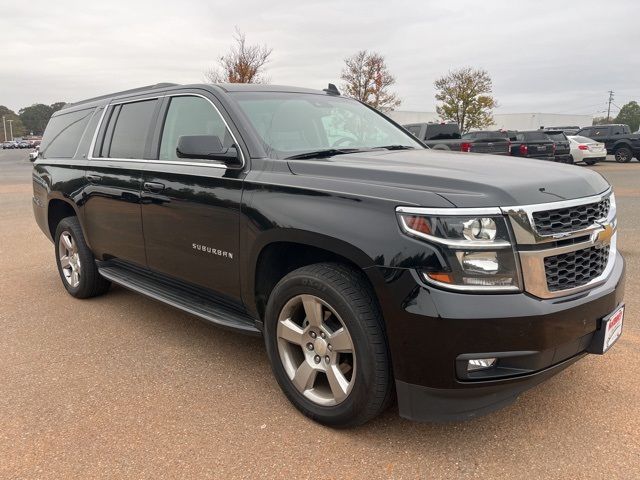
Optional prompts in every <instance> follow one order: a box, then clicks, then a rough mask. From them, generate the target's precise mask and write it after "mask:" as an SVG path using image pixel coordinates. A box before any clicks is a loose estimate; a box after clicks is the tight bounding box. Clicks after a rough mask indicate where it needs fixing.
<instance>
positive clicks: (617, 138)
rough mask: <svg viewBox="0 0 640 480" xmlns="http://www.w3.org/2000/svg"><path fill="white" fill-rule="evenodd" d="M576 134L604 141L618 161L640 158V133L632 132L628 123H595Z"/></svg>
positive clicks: (609, 151) (624, 161)
mask: <svg viewBox="0 0 640 480" xmlns="http://www.w3.org/2000/svg"><path fill="white" fill-rule="evenodd" d="M576 135H579V136H581V137H587V138H591V139H592V140H595V141H597V142H602V143H604V144H605V147H606V148H607V153H608V154H609V155H614V156H615V158H616V162H620V163H626V162H630V161H631V159H632V158H633V157H635V158H637V159H640V134H637V133H631V129H630V128H629V126H628V125H622V124H613V125H594V126H593V127H585V128H583V129H581V130H580V131H579V132H578V133H577V134H576Z"/></svg>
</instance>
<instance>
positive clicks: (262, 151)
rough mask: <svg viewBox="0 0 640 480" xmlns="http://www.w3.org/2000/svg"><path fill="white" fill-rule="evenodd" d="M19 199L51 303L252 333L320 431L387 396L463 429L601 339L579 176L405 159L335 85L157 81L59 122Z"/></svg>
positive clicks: (604, 230)
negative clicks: (29, 202)
mask: <svg viewBox="0 0 640 480" xmlns="http://www.w3.org/2000/svg"><path fill="white" fill-rule="evenodd" d="M538 134H539V132H538ZM33 195H34V197H33V208H34V214H35V218H36V221H37V223H38V225H39V226H40V228H41V229H42V231H43V232H44V234H45V235H46V236H47V237H49V238H50V239H51V240H52V241H53V243H54V246H55V262H56V264H57V268H58V272H59V275H60V278H61V281H62V284H63V285H64V287H65V288H66V290H67V291H68V293H69V294H70V295H72V296H74V297H77V298H88V297H93V296H96V295H100V294H103V293H106V292H107V290H108V289H109V285H110V283H116V284H119V285H122V286H124V287H126V288H129V289H131V290H134V291H136V292H139V293H142V294H145V295H148V296H150V297H152V298H154V299H156V300H159V301H161V302H165V303H167V304H169V305H172V306H173V307H176V308H178V309H181V310H183V311H186V312H189V313H191V314H193V315H195V316H197V317H200V318H202V319H205V320H208V321H210V322H213V323H214V324H217V325H220V326H222V327H225V328H230V329H234V330H237V331H240V332H244V333H247V334H252V335H262V336H263V337H264V341H265V345H266V352H267V355H268V357H269V360H270V362H271V366H272V369H273V373H274V375H275V378H276V379H277V381H278V383H279V384H280V386H281V388H282V390H283V391H284V393H285V394H286V396H287V397H288V398H289V399H290V400H291V402H292V403H293V404H294V405H295V406H296V407H297V408H298V409H299V410H300V411H302V412H303V413H304V414H305V415H308V416H309V417H311V418H312V419H314V420H317V421H319V422H322V423H324V424H327V425H334V426H348V425H356V424H360V423H363V422H365V421H367V420H368V419H371V418H372V417H374V416H376V415H377V414H379V413H380V412H381V411H382V410H384V408H385V407H386V406H387V405H388V404H389V402H390V401H391V400H392V398H393V396H394V395H395V396H397V399H398V404H399V410H400V415H402V416H403V417H406V418H410V419H414V420H453V419H467V418H472V417H474V416H477V415H481V414H484V413H487V412H489V411H492V410H495V409H497V408H499V407H502V406H504V405H506V404H508V403H509V402H511V401H513V400H514V399H515V398H516V397H517V396H518V395H519V394H520V393H521V392H523V391H524V390H526V389H527V388H530V387H532V386H533V385H536V384H538V383H540V382H542V381H543V380H545V379H547V378H549V377H551V376H552V375H554V374H556V373H558V372H559V371H561V370H563V369H564V368H566V367H568V366H569V365H571V364H572V363H573V362H575V361H577V360H578V359H580V358H582V357H583V356H585V354H587V353H599V354H602V353H604V352H606V351H607V350H608V349H609V348H610V347H611V345H612V344H613V343H614V342H615V341H616V340H617V339H618V338H619V336H620V334H621V331H622V322H623V313H624V310H623V288H624V287H623V285H624V261H623V259H622V257H621V256H620V254H619V253H618V251H617V249H616V238H617V233H616V203H615V197H614V195H613V192H612V189H611V187H610V185H609V184H608V183H607V181H606V180H605V179H604V178H603V177H602V176H601V175H599V174H597V173H595V172H592V171H590V170H588V169H573V168H571V169H570V168H566V166H564V165H557V164H549V165H546V166H545V168H540V162H534V161H529V160H527V159H520V160H519V161H514V160H513V159H511V158H507V157H501V156H497V155H484V156H483V155H481V154H478V155H466V154H457V153H448V152H441V151H434V150H430V149H426V148H424V147H423V146H422V145H421V144H420V143H419V142H418V141H417V140H416V139H415V138H413V137H412V136H411V135H410V134H408V133H407V132H406V131H405V130H404V129H402V128H401V127H400V126H399V125H397V124H396V123H394V122H392V121H391V120H389V119H388V118H387V117H385V116H384V115H382V114H381V113H379V112H378V111H376V110H375V109H372V108H369V107H368V106H366V105H364V104H362V103H360V102H358V101H356V100H353V99H349V98H344V97H342V96H340V94H339V93H338V92H337V90H336V89H335V88H328V89H327V90H326V91H319V90H308V89H300V88H293V87H281V86H269V85H255V84H253V85H252V84H232V85H186V86H180V85H172V84H160V85H155V86H151V87H145V88H141V89H136V90H130V91H126V92H120V93H115V94H112V95H108V96H104V97H99V98H95V99H91V100H86V101H84V102H80V103H77V104H75V105H70V106H66V107H65V108H63V109H62V110H60V111H58V112H56V113H55V114H54V115H53V116H52V118H51V120H50V121H49V124H48V126H47V128H46V132H45V134H44V138H43V140H42V144H41V149H40V157H39V158H38V159H37V160H36V161H35V162H34V168H33ZM47 285H48V283H47ZM36 288H37V287H36ZM108 320H109V319H107V318H105V321H108ZM51 328H55V325H52V326H51ZM252 345H253V344H252ZM212 358H213V356H212ZM225 361H229V362H230V361H232V359H227V360H225ZM244 380H246V379H243V378H242V377H237V378H234V379H233V381H235V382H243V381H244ZM564 380H565V381H569V380H570V379H569V377H564ZM394 387H395V388H394ZM571 388H575V386H572V387H571ZM570 391H571V389H567V392H570ZM223 397H224V395H222V396H221V397H220V398H217V399H213V400H215V401H224V400H223ZM238 408H241V407H240V406H239V407H238ZM256 408H259V406H257V407H256ZM583 413H584V412H579V414H583Z"/></svg>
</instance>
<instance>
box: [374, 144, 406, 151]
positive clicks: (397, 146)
mask: <svg viewBox="0 0 640 480" xmlns="http://www.w3.org/2000/svg"><path fill="white" fill-rule="evenodd" d="M375 148H386V149H387V150H415V148H416V147H411V146H409V145H381V146H379V147H375Z"/></svg>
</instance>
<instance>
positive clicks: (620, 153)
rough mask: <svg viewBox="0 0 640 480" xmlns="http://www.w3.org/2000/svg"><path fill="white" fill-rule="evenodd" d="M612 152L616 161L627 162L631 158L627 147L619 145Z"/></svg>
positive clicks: (631, 155)
mask: <svg viewBox="0 0 640 480" xmlns="http://www.w3.org/2000/svg"><path fill="white" fill-rule="evenodd" d="M613 154H614V155H615V158H616V162H618V163H629V162H630V161H631V158H633V154H632V153H631V150H629V148H627V147H619V148H617V149H616V151H615V152H614V153H613Z"/></svg>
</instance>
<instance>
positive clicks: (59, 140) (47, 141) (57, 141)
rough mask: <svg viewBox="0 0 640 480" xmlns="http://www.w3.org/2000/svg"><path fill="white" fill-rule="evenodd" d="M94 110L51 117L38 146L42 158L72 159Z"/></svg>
mask: <svg viewBox="0 0 640 480" xmlns="http://www.w3.org/2000/svg"><path fill="white" fill-rule="evenodd" d="M94 110H95V109H93V108H90V109H88V110H80V111H78V112H72V113H67V114H62V115H56V116H54V117H51V120H49V124H48V125H47V128H46V129H45V132H44V136H43V137H42V143H41V144H40V151H41V152H42V157H43V158H73V155H74V154H75V153H76V149H77V148H78V142H79V141H80V138H81V137H82V134H83V133H84V130H85V128H86V127H87V123H89V119H90V118H91V115H92V114H93V112H94Z"/></svg>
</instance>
